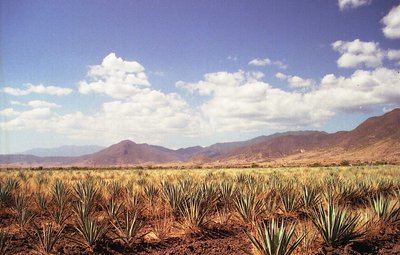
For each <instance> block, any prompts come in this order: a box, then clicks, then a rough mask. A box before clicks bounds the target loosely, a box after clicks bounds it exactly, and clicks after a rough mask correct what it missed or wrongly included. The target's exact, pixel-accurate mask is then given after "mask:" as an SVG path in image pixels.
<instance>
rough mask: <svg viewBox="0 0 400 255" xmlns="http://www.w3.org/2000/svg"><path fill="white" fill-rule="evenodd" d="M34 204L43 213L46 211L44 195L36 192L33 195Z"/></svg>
mask: <svg viewBox="0 0 400 255" xmlns="http://www.w3.org/2000/svg"><path fill="white" fill-rule="evenodd" d="M35 202H36V205H37V206H38V208H39V209H40V210H41V211H42V212H44V211H45V210H46V209H47V205H48V199H47V196H46V194H44V193H41V192H38V193H36V195H35Z"/></svg>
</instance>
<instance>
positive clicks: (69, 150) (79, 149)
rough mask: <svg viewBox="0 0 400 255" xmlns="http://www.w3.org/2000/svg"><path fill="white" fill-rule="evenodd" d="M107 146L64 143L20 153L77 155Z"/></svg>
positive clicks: (54, 155)
mask: <svg viewBox="0 0 400 255" xmlns="http://www.w3.org/2000/svg"><path fill="white" fill-rule="evenodd" d="M104 148H105V147H103V146H98V145H83V146H77V145H64V146H60V147H56V148H34V149H30V150H27V151H24V152H21V153H19V154H24V155H33V156H38V157H77V156H82V155H87V154H92V153H95V152H98V151H100V150H102V149H104Z"/></svg>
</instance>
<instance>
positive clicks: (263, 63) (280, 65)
mask: <svg viewBox="0 0 400 255" xmlns="http://www.w3.org/2000/svg"><path fill="white" fill-rule="evenodd" d="M248 64H249V65H252V66H267V65H274V66H276V67H278V68H280V69H287V65H286V64H284V63H283V62H282V61H279V60H278V61H272V60H270V59H269V58H263V59H259V58H255V59H252V60H250V61H249V63H248Z"/></svg>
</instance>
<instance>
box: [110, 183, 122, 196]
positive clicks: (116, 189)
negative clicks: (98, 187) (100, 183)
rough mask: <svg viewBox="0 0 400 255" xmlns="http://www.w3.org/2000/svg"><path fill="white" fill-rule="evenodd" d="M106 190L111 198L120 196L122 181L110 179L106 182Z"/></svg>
mask: <svg viewBox="0 0 400 255" xmlns="http://www.w3.org/2000/svg"><path fill="white" fill-rule="evenodd" d="M107 190H108V192H109V193H110V194H111V197H112V198H118V197H121V195H122V191H123V187H122V183H121V182H120V181H112V182H111V183H109V184H108V186H107Z"/></svg>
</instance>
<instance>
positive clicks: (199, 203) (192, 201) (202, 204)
mask: <svg viewBox="0 0 400 255" xmlns="http://www.w3.org/2000/svg"><path fill="white" fill-rule="evenodd" d="M215 202H216V197H215V196H213V191H212V190H210V189H202V188H201V187H200V188H197V189H196V190H195V191H194V192H192V194H191V195H190V196H189V197H188V198H187V199H186V200H185V201H183V203H182V204H181V206H180V212H181V215H182V218H183V220H184V226H185V227H188V228H189V230H190V231H191V232H193V233H198V232H201V231H202V229H203V228H204V225H205V223H206V220H205V219H206V216H207V214H208V213H209V212H210V210H211V209H212V208H213V206H214V204H215Z"/></svg>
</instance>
